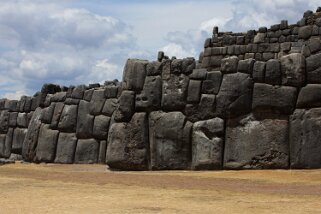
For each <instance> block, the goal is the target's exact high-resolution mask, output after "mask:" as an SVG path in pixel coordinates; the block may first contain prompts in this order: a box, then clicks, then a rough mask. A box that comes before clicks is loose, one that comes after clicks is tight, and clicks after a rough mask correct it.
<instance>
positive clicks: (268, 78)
mask: <svg viewBox="0 0 321 214" xmlns="http://www.w3.org/2000/svg"><path fill="white" fill-rule="evenodd" d="M281 76H282V75H281V64H280V61H279V60H276V59H271V60H269V61H267V62H266V68H265V82H266V83H267V84H271V85H280V84H281Z"/></svg>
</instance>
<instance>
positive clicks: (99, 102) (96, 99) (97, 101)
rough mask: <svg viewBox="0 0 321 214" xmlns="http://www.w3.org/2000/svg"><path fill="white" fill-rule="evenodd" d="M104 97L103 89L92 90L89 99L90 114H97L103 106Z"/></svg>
mask: <svg viewBox="0 0 321 214" xmlns="http://www.w3.org/2000/svg"><path fill="white" fill-rule="evenodd" d="M105 101H106V98H105V90H103V89H99V90H95V91H94V92H93V95H92V98H91V101H90V107H89V108H90V114H92V115H99V114H101V111H102V109H103V107H104V104H105Z"/></svg>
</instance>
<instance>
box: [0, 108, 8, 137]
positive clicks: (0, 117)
mask: <svg viewBox="0 0 321 214" xmlns="http://www.w3.org/2000/svg"><path fill="white" fill-rule="evenodd" d="M9 115H10V114H9V111H8V110H3V111H1V112H0V133H2V134H6V133H7V131H8V128H9Z"/></svg>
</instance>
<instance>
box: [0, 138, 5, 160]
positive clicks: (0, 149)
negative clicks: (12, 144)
mask: <svg viewBox="0 0 321 214" xmlns="http://www.w3.org/2000/svg"><path fill="white" fill-rule="evenodd" d="M5 143H6V135H5V134H0V158H4V156H5V155H4V150H5Z"/></svg>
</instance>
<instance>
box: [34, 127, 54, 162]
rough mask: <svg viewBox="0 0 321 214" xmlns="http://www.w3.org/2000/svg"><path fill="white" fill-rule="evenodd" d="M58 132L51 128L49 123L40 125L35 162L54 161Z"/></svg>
mask: <svg viewBox="0 0 321 214" xmlns="http://www.w3.org/2000/svg"><path fill="white" fill-rule="evenodd" d="M58 134H59V132H58V131H57V130H51V129H50V128H49V125H44V124H43V125H41V128H40V131H39V138H38V145H37V150H36V157H35V159H36V160H35V161H36V162H45V163H51V162H53V161H54V159H55V155H56V148H57V139H58Z"/></svg>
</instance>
